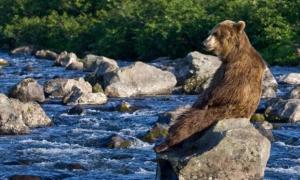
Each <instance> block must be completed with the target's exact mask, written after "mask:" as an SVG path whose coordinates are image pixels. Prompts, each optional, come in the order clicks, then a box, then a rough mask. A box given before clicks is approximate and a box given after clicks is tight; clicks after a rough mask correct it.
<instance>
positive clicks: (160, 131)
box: [141, 123, 169, 143]
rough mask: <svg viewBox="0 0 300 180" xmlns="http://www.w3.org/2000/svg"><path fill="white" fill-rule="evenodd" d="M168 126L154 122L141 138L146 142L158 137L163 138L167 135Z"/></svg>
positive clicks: (151, 141)
mask: <svg viewBox="0 0 300 180" xmlns="http://www.w3.org/2000/svg"><path fill="white" fill-rule="evenodd" d="M168 130H169V126H167V125H165V124H160V123H156V124H155V125H154V126H153V127H152V128H151V129H150V130H149V131H148V132H147V133H146V134H145V135H144V136H143V137H141V139H142V140H143V141H145V142H148V143H154V142H156V141H158V140H159V139H164V138H166V137H167V135H168Z"/></svg>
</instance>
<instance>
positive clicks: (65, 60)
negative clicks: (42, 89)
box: [55, 51, 77, 67]
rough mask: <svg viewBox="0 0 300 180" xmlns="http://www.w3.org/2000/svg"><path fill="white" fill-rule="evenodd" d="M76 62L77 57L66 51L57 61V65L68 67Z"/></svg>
mask: <svg viewBox="0 0 300 180" xmlns="http://www.w3.org/2000/svg"><path fill="white" fill-rule="evenodd" d="M76 61H77V56H76V54H75V53H72V52H71V53H68V52H67V51H64V52H62V53H60V54H59V56H58V57H57V58H56V59H55V65H58V66H64V67H68V66H69V65H70V64H72V63H73V62H76Z"/></svg>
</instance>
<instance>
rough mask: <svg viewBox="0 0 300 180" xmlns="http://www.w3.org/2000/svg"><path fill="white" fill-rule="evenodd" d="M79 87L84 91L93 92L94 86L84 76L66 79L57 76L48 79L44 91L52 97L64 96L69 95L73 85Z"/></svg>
mask: <svg viewBox="0 0 300 180" xmlns="http://www.w3.org/2000/svg"><path fill="white" fill-rule="evenodd" d="M74 86H75V87H77V88H79V89H80V90H81V91H82V92H83V93H91V92H92V86H91V85H90V83H88V82H86V81H85V80H84V79H83V78H79V79H65V78H56V79H51V80H49V81H47V82H46V83H45V85H44V91H45V93H46V94H47V95H50V96H52V97H64V96H66V95H68V94H69V93H70V92H71V91H72V88H73V87H74Z"/></svg>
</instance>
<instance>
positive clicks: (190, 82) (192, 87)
mask: <svg viewBox="0 0 300 180" xmlns="http://www.w3.org/2000/svg"><path fill="white" fill-rule="evenodd" d="M208 79H209V78H208V77H199V76H197V75H195V76H192V77H190V78H189V79H187V80H185V82H184V85H183V90H184V92H186V93H188V94H192V93H200V92H201V91H202V90H203V87H202V86H203V84H204V83H206V81H207V80H208Z"/></svg>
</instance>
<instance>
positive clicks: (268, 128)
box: [256, 121, 275, 142]
mask: <svg viewBox="0 0 300 180" xmlns="http://www.w3.org/2000/svg"><path fill="white" fill-rule="evenodd" d="M256 128H257V130H258V131H259V132H260V133H261V134H262V135H263V136H265V137H266V138H268V139H269V141H271V142H273V141H275V139H274V136H273V133H272V130H273V125H272V124H271V123H269V122H267V121H264V122H262V123H257V124H256Z"/></svg>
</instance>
